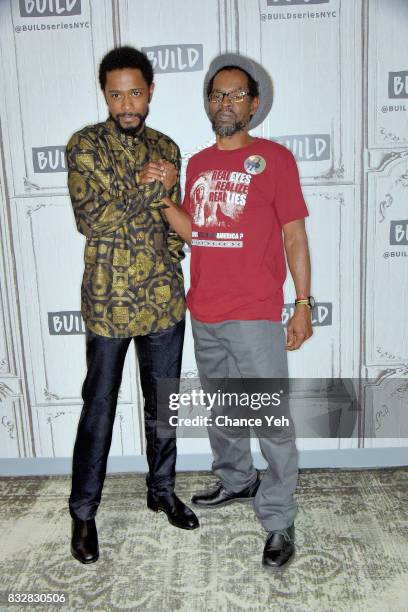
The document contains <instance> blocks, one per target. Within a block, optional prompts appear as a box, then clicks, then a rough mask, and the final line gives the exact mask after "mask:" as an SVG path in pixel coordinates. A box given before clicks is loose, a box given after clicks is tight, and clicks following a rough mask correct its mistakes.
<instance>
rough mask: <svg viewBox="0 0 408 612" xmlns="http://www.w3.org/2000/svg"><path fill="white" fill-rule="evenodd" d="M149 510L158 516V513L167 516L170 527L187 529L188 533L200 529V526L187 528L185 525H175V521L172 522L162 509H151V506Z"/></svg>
mask: <svg viewBox="0 0 408 612" xmlns="http://www.w3.org/2000/svg"><path fill="white" fill-rule="evenodd" d="M147 507H148V509H149V510H151V511H152V512H156V514H157V513H158V512H163V513H164V514H165V515H166V516H167V520H168V521H169V523H170V525H173V527H177V528H178V529H186V530H187V531H193V530H194V529H198V528H199V526H200V524H198V525H194V527H187V526H185V527H184V526H183V525H178V524H177V523H175V522H174V521H172V520H171V519H170V518H169V516H168V514H167V513H166V512H164V510H162V509H161V508H157V509H156V508H151V507H150V506H147Z"/></svg>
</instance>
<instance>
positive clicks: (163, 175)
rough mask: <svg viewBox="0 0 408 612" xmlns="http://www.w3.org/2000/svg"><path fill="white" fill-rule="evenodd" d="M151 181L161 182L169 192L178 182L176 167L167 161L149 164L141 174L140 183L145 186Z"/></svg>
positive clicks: (161, 160) (162, 160)
mask: <svg viewBox="0 0 408 612" xmlns="http://www.w3.org/2000/svg"><path fill="white" fill-rule="evenodd" d="M151 181H161V182H162V183H163V185H164V186H165V188H166V189H167V191H169V190H170V189H172V188H173V187H174V185H175V184H176V182H177V168H176V166H175V165H174V164H172V163H171V162H169V161H167V160H166V159H160V160H159V161H157V162H148V163H147V164H146V165H145V166H143V168H142V169H141V171H140V172H139V182H140V183H141V184H142V185H144V184H146V183H150V182H151Z"/></svg>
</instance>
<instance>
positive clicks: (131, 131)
mask: <svg viewBox="0 0 408 612" xmlns="http://www.w3.org/2000/svg"><path fill="white" fill-rule="evenodd" d="M148 114H149V107H147V110H146V114H145V115H142V114H141V113H118V114H117V115H116V117H113V116H112V115H111V117H112V119H113V121H114V122H115V124H116V127H117V129H118V131H119V132H121V133H122V134H126V135H128V136H137V135H138V134H139V133H140V132H141V131H142V130H143V126H144V123H145V121H146V118H147V116H148ZM124 115H127V116H129V115H131V116H132V117H137V118H138V119H139V123H138V124H137V125H136V126H135V127H132V126H130V127H123V126H122V125H121V124H120V121H119V118H120V117H123V116H124Z"/></svg>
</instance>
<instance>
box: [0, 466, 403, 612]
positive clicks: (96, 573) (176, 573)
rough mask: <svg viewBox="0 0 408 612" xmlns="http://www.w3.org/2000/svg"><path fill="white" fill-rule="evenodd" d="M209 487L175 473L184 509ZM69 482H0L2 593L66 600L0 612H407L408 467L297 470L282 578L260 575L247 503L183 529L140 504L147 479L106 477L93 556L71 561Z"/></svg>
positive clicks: (257, 541) (201, 476) (258, 541)
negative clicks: (292, 530)
mask: <svg viewBox="0 0 408 612" xmlns="http://www.w3.org/2000/svg"><path fill="white" fill-rule="evenodd" d="M212 482H213V477H212V476H211V475H209V474H208V473H203V472H194V473H191V472H190V473H180V474H178V479H177V490H178V493H179V495H180V497H181V498H182V499H183V500H187V499H189V498H190V496H191V494H192V493H193V492H195V491H196V490H199V489H203V488H206V486H207V485H209V484H210V483H212ZM69 484H70V481H69V479H68V478H66V477H41V478H38V477H35V478H34V477H31V478H2V479H0V529H1V534H2V536H1V544H0V591H2V592H3V593H4V592H5V591H6V592H8V591H13V592H63V591H65V592H67V593H68V596H69V603H68V605H65V606H62V607H61V606H59V607H57V606H53V605H50V604H46V605H45V606H41V608H34V607H33V606H25V607H22V606H16V605H14V606H13V608H11V607H10V606H7V605H6V604H4V603H3V604H0V609H1V610H8V609H13V610H18V609H24V610H28V609H31V608H32V609H47V610H54V609H55V610H61V609H69V610H101V611H104V612H106V611H109V612H110V611H125V610H126V611H128V610H143V611H145V610H153V611H154V612H161V611H166V612H173V611H180V612H192V611H198V612H201V611H217V612H218V611H222V612H224V611H238V610H251V611H254V612H255V611H258V610H278V611H284V612H286V611H287V612H306V611H314V612H315V611H317V612H332V611H337V610H339V611H341V610H347V612H357V611H358V612H360V611H366V610H370V612H372V611H378V612H380V611H381V612H385V611H390V612H397V611H403V612H406V611H407V610H408V468H398V469H384V470H370V471H338V470H303V471H302V472H301V474H300V478H299V487H298V491H297V497H298V501H299V505H300V509H299V513H298V517H297V522H296V535H297V556H296V559H295V561H294V562H293V563H292V565H291V566H290V567H289V568H288V570H287V571H286V572H285V573H283V574H282V575H275V574H272V573H270V572H268V570H265V569H263V568H262V566H261V555H262V549H263V545H264V540H265V533H264V531H263V530H262V528H261V527H260V525H259V523H258V522H257V520H256V519H255V516H254V513H253V509H252V507H251V506H250V505H244V504H233V505H230V506H227V507H225V508H220V509H218V510H206V511H204V510H201V511H199V512H198V515H199V517H200V520H201V528H200V529H198V530H196V531H193V532H188V531H183V530H179V529H176V528H174V527H172V526H170V525H169V524H168V522H167V520H166V519H165V516H164V515H163V514H158V515H156V514H154V513H152V512H150V511H148V510H147V508H146V504H145V484H144V477H143V476H142V475H140V474H138V475H129V474H126V475H114V476H110V477H108V479H107V482H106V486H105V491H104V497H103V503H102V505H101V508H100V511H99V514H98V521H97V524H98V528H99V535H100V547H101V557H100V560H99V562H98V563H95V564H93V565H89V566H83V565H81V564H79V563H78V562H76V561H75V560H74V559H72V558H71V555H70V553H69V537H70V520H69V518H68V515H67V510H66V504H67V495H68V489H69Z"/></svg>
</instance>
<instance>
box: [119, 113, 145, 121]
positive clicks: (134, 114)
mask: <svg viewBox="0 0 408 612" xmlns="http://www.w3.org/2000/svg"><path fill="white" fill-rule="evenodd" d="M116 117H118V118H119V117H138V118H139V119H141V120H144V119H145V118H146V117H145V115H142V114H141V113H118V114H117V115H116Z"/></svg>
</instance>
